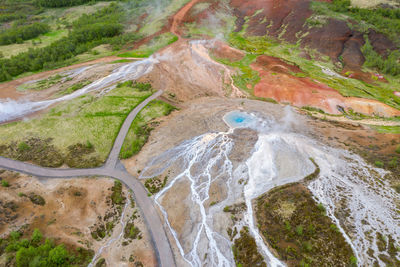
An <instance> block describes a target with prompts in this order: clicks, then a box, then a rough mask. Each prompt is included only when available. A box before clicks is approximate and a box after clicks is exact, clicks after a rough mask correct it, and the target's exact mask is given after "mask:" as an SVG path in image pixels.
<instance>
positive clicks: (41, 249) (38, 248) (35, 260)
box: [0, 229, 91, 267]
mask: <svg viewBox="0 0 400 267" xmlns="http://www.w3.org/2000/svg"><path fill="white" fill-rule="evenodd" d="M21 237H22V234H21V233H20V232H15V231H14V232H11V233H10V236H9V237H8V238H7V239H3V240H1V241H2V242H0V244H1V243H3V242H4V243H5V244H4V245H5V249H4V252H6V253H8V255H10V254H11V255H12V254H14V253H15V263H16V265H17V266H21V267H22V266H76V265H80V264H85V263H87V261H88V260H89V259H87V258H89V256H91V255H90V253H87V254H88V255H83V254H82V255H78V256H75V255H73V254H70V253H69V252H68V251H67V250H66V249H65V247H64V245H62V244H61V245H58V246H56V245H55V244H54V242H53V241H51V240H49V239H45V240H43V235H42V233H41V232H40V231H39V230H38V229H35V230H34V231H33V233H32V235H31V238H30V239H21ZM2 245H3V244H2ZM79 251H83V250H79Z"/></svg>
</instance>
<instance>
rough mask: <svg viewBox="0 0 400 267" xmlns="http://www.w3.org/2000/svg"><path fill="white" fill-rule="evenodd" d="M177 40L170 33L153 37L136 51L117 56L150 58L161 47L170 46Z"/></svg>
mask: <svg viewBox="0 0 400 267" xmlns="http://www.w3.org/2000/svg"><path fill="white" fill-rule="evenodd" d="M177 40H178V37H177V36H176V35H174V34H172V33H170V32H167V33H164V34H161V35H159V36H156V37H154V38H153V39H152V40H151V41H150V42H149V43H148V44H144V45H142V46H140V47H139V48H138V49H135V50H133V51H129V52H126V53H123V54H119V55H118V56H119V57H138V58H146V57H149V56H151V55H152V54H153V53H154V52H157V51H158V50H160V49H161V48H163V47H166V46H167V45H169V44H172V43H174V42H176V41H177Z"/></svg>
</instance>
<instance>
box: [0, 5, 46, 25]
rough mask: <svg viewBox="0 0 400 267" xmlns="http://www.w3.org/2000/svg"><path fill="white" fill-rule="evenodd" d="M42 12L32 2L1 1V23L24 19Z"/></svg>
mask: <svg viewBox="0 0 400 267" xmlns="http://www.w3.org/2000/svg"><path fill="white" fill-rule="evenodd" d="M42 11H43V10H42V9H41V8H38V7H37V6H35V5H34V4H33V3H32V0H0V23H3V22H9V21H13V20H18V19H24V18H26V17H28V16H29V15H37V14H39V13H40V12H42Z"/></svg>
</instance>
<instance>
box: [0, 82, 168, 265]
mask: <svg viewBox="0 0 400 267" xmlns="http://www.w3.org/2000/svg"><path fill="white" fill-rule="evenodd" d="M162 93H163V91H161V90H160V91H157V92H156V93H154V94H153V95H151V96H150V97H148V98H147V99H146V100H144V101H143V102H142V103H140V104H139V105H138V106H137V107H136V108H135V109H133V110H132V111H131V112H130V113H129V115H128V117H127V118H126V119H125V121H124V123H123V125H122V127H121V129H120V131H119V133H118V136H117V138H116V139H115V142H114V145H113V147H112V149H111V152H110V154H109V156H108V159H107V161H106V163H105V164H104V165H103V166H102V167H99V168H90V169H52V168H44V167H39V166H35V165H32V164H29V163H24V162H20V161H16V160H12V159H8V158H4V157H0V167H2V168H5V169H8V170H13V171H18V172H22V173H26V174H30V175H34V176H39V177H49V178H75V177H82V176H85V177H87V176H108V177H113V178H115V179H118V180H120V181H121V182H123V183H124V184H125V185H126V186H128V188H129V189H131V190H132V191H133V194H134V197H135V200H136V203H137V204H138V205H139V207H141V211H142V213H143V217H144V220H145V222H146V224H147V226H148V229H149V232H150V236H151V240H152V242H153V246H154V250H155V254H156V258H157V261H158V263H159V266H166V267H171V266H176V264H175V260H174V255H173V253H172V250H171V247H170V244H169V241H168V238H167V235H166V233H165V230H164V227H163V224H162V222H161V220H160V217H159V216H158V213H157V211H156V209H155V207H154V205H153V201H152V200H151V199H150V198H149V197H148V196H147V191H146V189H145V188H144V187H143V185H142V183H141V182H140V181H139V180H137V179H136V178H135V177H133V176H132V175H130V174H129V173H128V172H127V171H126V170H125V169H124V168H121V167H119V166H118V165H119V160H118V155H119V152H120V150H121V147H122V144H123V142H124V139H125V136H126V135H127V133H128V131H129V128H130V126H131V124H132V121H133V120H134V119H135V117H136V116H137V114H138V113H139V112H140V111H141V110H142V109H143V108H144V107H145V106H146V105H147V104H148V103H149V102H150V101H152V100H154V99H156V98H157V97H159V96H161V95H162Z"/></svg>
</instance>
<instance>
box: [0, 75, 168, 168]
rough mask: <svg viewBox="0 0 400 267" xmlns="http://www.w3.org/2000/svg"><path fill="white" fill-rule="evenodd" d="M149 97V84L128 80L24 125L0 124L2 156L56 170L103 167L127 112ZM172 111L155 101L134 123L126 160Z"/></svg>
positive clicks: (81, 98) (126, 144)
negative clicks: (159, 119) (160, 118)
mask: <svg viewBox="0 0 400 267" xmlns="http://www.w3.org/2000/svg"><path fill="white" fill-rule="evenodd" d="M151 94H152V89H151V86H149V85H147V84H142V83H133V82H127V83H123V84H120V85H119V86H118V87H117V88H115V89H114V90H112V91H111V92H109V93H107V94H105V95H104V96H101V97H98V96H95V95H93V94H87V95H83V96H81V97H78V98H76V99H73V100H70V101H68V102H65V103H61V104H58V105H57V106H56V107H54V108H52V109H51V110H50V111H49V112H48V113H46V114H44V115H41V116H39V117H38V118H35V119H32V120H28V121H18V122H12V123H8V124H5V125H1V126H0V133H1V136H2V138H1V141H0V155H2V156H5V157H9V158H14V159H17V160H22V161H32V162H33V163H35V164H38V165H42V166H48V167H58V166H61V165H62V164H64V163H65V164H67V165H68V166H70V167H79V168H81V167H94V166H99V165H101V164H102V163H103V162H104V161H105V159H106V158H107V155H108V153H109V151H110V149H111V147H112V145H113V142H114V139H115V138H116V136H117V134H118V131H119V129H120V127H121V125H122V123H123V121H124V120H125V118H126V116H127V115H128V114H129V112H130V111H131V110H132V109H134V108H135V107H136V106H137V105H138V104H139V103H140V102H142V101H143V100H145V99H146V98H147V97H149V96H150V95H151ZM169 109H171V107H170V106H169V105H167V104H165V103H163V102H158V101H156V102H153V103H152V104H150V105H149V106H147V107H146V108H145V109H144V110H142V112H141V114H140V115H139V116H138V118H137V119H138V121H136V120H134V122H133V124H132V127H131V128H130V130H129V133H128V136H127V139H126V140H125V143H124V150H123V153H124V154H123V155H125V157H128V156H129V155H132V154H134V153H137V152H138V150H140V147H141V146H142V145H143V144H144V143H145V142H146V140H147V135H148V133H149V131H150V130H149V129H147V127H151V123H150V121H151V120H152V119H153V118H156V117H158V116H161V115H163V114H166V113H167V111H168V110H169Z"/></svg>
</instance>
